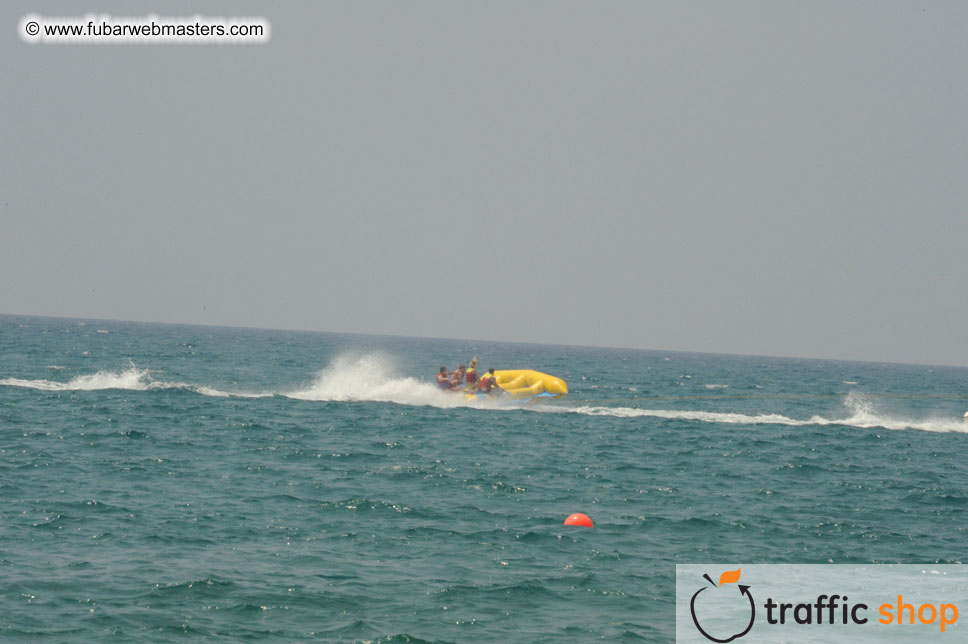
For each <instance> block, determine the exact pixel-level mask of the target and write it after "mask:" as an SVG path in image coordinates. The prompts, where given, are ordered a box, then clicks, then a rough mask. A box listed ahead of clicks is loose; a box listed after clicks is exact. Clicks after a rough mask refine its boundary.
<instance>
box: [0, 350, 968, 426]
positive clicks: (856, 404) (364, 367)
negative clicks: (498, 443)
mask: <svg viewBox="0 0 968 644" xmlns="http://www.w3.org/2000/svg"><path fill="white" fill-rule="evenodd" d="M0 385H3V386H10V387H26V388H31V389H38V390H41V391H98V390H109V389H122V390H131V391H148V390H157V389H183V390H188V391H193V392H195V393H198V394H200V395H203V396H210V397H213V398H265V397H272V396H276V395H279V396H284V397H286V398H290V399H294V400H305V401H319V402H388V403H396V404H401V405H413V406H432V407H438V408H442V409H451V408H456V407H470V408H477V409H509V408H517V409H520V408H521V407H520V405H517V404H515V403H513V402H506V401H494V400H487V401H479V400H470V401H469V400H466V399H465V398H464V397H463V396H462V395H459V394H454V393H449V392H444V391H441V390H440V389H438V388H437V387H436V385H435V384H433V383H430V382H426V381H421V380H418V379H416V378H413V377H409V376H401V375H399V374H398V373H397V370H396V368H395V365H394V363H393V360H392V359H391V358H390V357H388V356H385V355H381V354H364V355H355V356H350V355H344V356H341V357H339V358H337V359H335V360H334V361H333V362H332V363H331V364H330V365H328V366H327V367H326V368H325V369H323V370H322V371H320V372H319V374H318V375H317V376H316V377H315V379H314V380H313V381H312V382H311V383H310V384H309V385H308V386H305V387H303V388H298V389H290V390H285V391H280V392H263V393H251V392H230V391H224V390H222V389H218V388H215V387H210V386H207V385H199V384H189V383H182V382H167V381H163V380H157V379H155V378H154V377H152V374H151V371H150V370H148V369H141V368H138V367H136V366H135V365H134V364H132V365H130V366H129V367H128V368H127V369H124V370H121V371H98V372H97V373H93V374H88V375H80V376H76V377H74V378H72V379H70V380H68V381H66V382H64V381H56V380H46V379H41V380H27V379H21V378H5V379H0ZM705 386H706V387H707V388H709V387H715V388H725V387H726V386H727V385H719V384H716V385H705ZM844 406H845V408H846V413H845V414H844V416H842V417H825V416H821V415H814V416H811V417H809V418H792V417H790V416H786V415H783V414H777V413H764V414H749V413H739V412H729V411H707V410H702V409H651V408H642V407H624V406H594V405H580V404H579V405H574V403H569V402H568V401H562V402H560V403H553V404H542V405H534V406H526V407H524V408H525V409H527V410H529V411H532V412H537V413H571V414H583V415H587V416H607V417H612V418H661V419H667V420H688V421H698V422H704V423H721V424H730V425H783V426H792V427H805V426H825V425H843V426H849V427H858V428H865V429H876V428H883V429H888V430H908V429H914V430H922V431H929V432H960V433H968V419H964V418H950V417H948V418H944V417H932V418H922V419H912V418H902V417H897V416H892V415H890V414H885V413H882V412H880V411H878V410H877V409H876V406H875V403H874V400H872V399H871V398H870V397H867V396H864V395H863V394H860V393H857V392H851V393H849V394H848V395H847V396H846V397H845V400H844Z"/></svg>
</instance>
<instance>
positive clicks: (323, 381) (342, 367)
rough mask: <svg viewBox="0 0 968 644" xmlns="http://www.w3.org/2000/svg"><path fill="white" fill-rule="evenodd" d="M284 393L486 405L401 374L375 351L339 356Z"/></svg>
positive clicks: (300, 396) (449, 405) (326, 398)
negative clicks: (309, 380) (308, 380)
mask: <svg viewBox="0 0 968 644" xmlns="http://www.w3.org/2000/svg"><path fill="white" fill-rule="evenodd" d="M282 395H284V396H286V397H288V398H294V399H297V400H311V401H321V402H328V401H332V402H348V401H353V402H366V401H371V402H389V403H397V404H401V405H416V406H421V405H429V406H432V407H441V408H445V409H448V408H453V407H482V406H483V405H482V404H481V403H479V402H477V401H474V400H466V399H465V398H464V396H463V395H461V394H460V393H454V392H447V391H441V390H440V389H439V388H438V387H437V386H436V385H435V384H432V383H428V382H423V381H420V380H417V379H416V378H411V377H408V376H400V375H398V374H397V371H396V368H395V367H394V365H393V361H392V360H391V359H390V358H389V357H388V356H385V355H381V354H372V353H371V354H366V355H344V356H340V357H338V358H336V360H334V361H333V362H332V363H331V364H330V365H329V366H327V367H326V368H325V369H323V370H322V371H321V372H319V374H318V375H317V376H316V379H315V380H314V381H313V382H312V384H310V385H309V386H308V387H307V388H305V389H300V390H296V391H291V392H286V393H283V394H282ZM488 402H491V401H488ZM488 406H489V407H493V405H488Z"/></svg>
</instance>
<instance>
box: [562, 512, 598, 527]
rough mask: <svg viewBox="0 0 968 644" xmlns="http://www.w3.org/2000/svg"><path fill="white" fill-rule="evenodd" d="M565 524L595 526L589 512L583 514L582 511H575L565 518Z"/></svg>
mask: <svg viewBox="0 0 968 644" xmlns="http://www.w3.org/2000/svg"><path fill="white" fill-rule="evenodd" d="M565 525H580V526H581V527H583V528H594V527H595V524H594V523H592V520H591V519H589V518H588V515H587V514H582V513H581V512H575V513H574V514H573V515H571V516H570V517H568V518H567V519H565Z"/></svg>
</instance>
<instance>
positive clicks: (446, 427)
mask: <svg viewBox="0 0 968 644" xmlns="http://www.w3.org/2000/svg"><path fill="white" fill-rule="evenodd" d="M475 355H476V356H479V357H480V360H481V366H482V367H484V368H487V367H490V366H493V367H496V368H498V369H502V368H533V369H537V370H539V371H544V372H547V373H551V374H554V375H556V376H560V377H561V378H563V379H565V380H566V381H567V382H568V385H569V387H570V394H569V396H568V397H567V398H566V399H565V400H562V401H556V402H553V403H549V404H545V405H543V406H537V407H524V408H521V407H517V406H512V405H497V404H490V405H488V404H478V405H476V406H469V405H467V404H465V403H464V401H463V400H462V399H461V398H460V397H458V396H451V395H448V394H446V393H442V392H439V391H437V390H436V389H435V387H434V385H433V384H432V382H433V377H434V374H435V372H436V371H437V369H438V368H439V367H440V366H441V365H446V366H448V367H450V368H453V367H456V366H457V364H459V363H461V362H467V361H468V360H469V359H470V358H471V357H472V356H475ZM966 394H968V369H958V368H950V367H947V368H946V367H926V366H903V365H891V364H868V363H851V362H830V361H824V362H821V361H811V360H793V359H776V358H757V357H736V356H718V355H699V354H685V353H669V352H651V351H633V350H619V349H595V348H579V347H564V346H538V345H523V344H501V343H490V342H470V341H451V340H431V339H415V338H396V337H368V336H353V335H335V334H325V333H300V332H285V331H262V330H245V329H230V328H214V327H193V326H173V325H158V324H137V323H122V322H108V321H91V320H87V321H80V320H66V319H50V318H27V317H14V316H0V641H3V642H91V643H94V642H97V643H103V642H245V641H257V642H278V643H286V644H289V643H294V642H435V643H440V642H496V643H506V642H593V641H600V642H671V641H672V640H673V639H674V636H675V621H674V619H675V610H674V601H675V597H674V592H675V565H676V564H677V563H706V562H710V563H712V562H733V561H742V562H748V563H764V562H775V563H818V562H835V563H863V562H905V563H926V562H945V563H956V562H961V561H963V560H964V558H965V556H966V555H965V553H966V544H968V538H966V537H968V535H966V528H968V447H966V445H968V436H966V431H968V422H966V421H964V420H963V419H962V415H963V414H964V412H965V410H966V409H968V395H966ZM573 512H584V513H585V514H588V515H589V516H590V517H591V518H592V519H593V521H594V522H595V527H594V528H590V529H589V528H578V527H565V526H563V525H562V522H563V520H564V519H565V517H567V516H568V515H569V514H571V513H573Z"/></svg>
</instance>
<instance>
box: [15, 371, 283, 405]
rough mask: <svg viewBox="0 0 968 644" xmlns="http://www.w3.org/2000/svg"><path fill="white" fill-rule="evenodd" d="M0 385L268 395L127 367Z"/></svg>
mask: <svg viewBox="0 0 968 644" xmlns="http://www.w3.org/2000/svg"><path fill="white" fill-rule="evenodd" d="M0 385H3V386H7V387H25V388H29V389H38V390H41V391H100V390H107V389H125V390H129V391H148V390H150V389H186V390H189V391H194V392H196V393H199V394H202V395H204V396H213V397H216V398H228V397H235V398H262V397H268V396H272V394H270V393H245V392H228V391H221V390H219V389H215V388H213V387H206V386H203V385H192V384H189V383H184V382H165V381H163V380H155V379H154V378H153V377H152V376H151V371H150V370H148V369H139V368H138V367H136V366H134V365H131V366H130V367H128V368H127V369H124V370H123V371H98V372H97V373H93V374H87V375H82V376H75V377H74V378H71V379H70V380H68V381H66V382H61V381H57V380H43V379H42V380H26V379H23V378H4V379H0Z"/></svg>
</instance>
